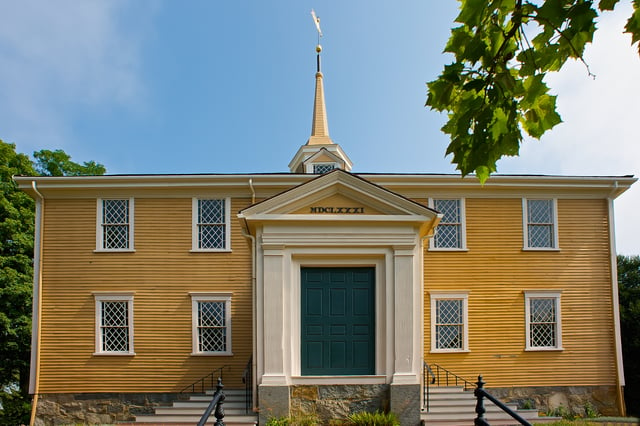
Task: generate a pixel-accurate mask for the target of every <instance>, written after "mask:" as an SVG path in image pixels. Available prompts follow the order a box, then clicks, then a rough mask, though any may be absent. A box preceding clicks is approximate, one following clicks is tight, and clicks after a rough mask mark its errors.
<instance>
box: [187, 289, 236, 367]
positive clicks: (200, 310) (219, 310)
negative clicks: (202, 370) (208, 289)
mask: <svg viewBox="0 0 640 426" xmlns="http://www.w3.org/2000/svg"><path fill="white" fill-rule="evenodd" d="M191 305H192V311H193V312H192V315H193V354H194V355H196V354H197V355H232V353H231V295H228V294H227V295H225V294H222V295H221V294H192V295H191Z"/></svg>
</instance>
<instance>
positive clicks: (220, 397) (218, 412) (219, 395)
mask: <svg viewBox="0 0 640 426" xmlns="http://www.w3.org/2000/svg"><path fill="white" fill-rule="evenodd" d="M223 388H224V385H223V384H222V378H220V377H218V385H217V386H216V391H215V393H214V394H213V399H212V400H211V402H210V403H209V405H208V406H207V409H206V410H205V411H204V414H202V417H201V418H200V421H199V422H198V426H204V425H205V424H206V423H207V420H209V417H210V416H211V413H212V412H213V411H214V410H215V414H214V416H215V418H216V422H215V426H224V422H223V421H222V419H224V409H223V408H222V404H224V400H225V398H226V396H225V395H224V393H223V392H222V389H223Z"/></svg>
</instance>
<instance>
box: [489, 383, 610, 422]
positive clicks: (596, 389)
mask: <svg viewBox="0 0 640 426" xmlns="http://www.w3.org/2000/svg"><path fill="white" fill-rule="evenodd" d="M487 391H488V392H489V393H491V394H492V395H493V396H495V397H496V398H498V399H500V400H501V401H503V402H514V403H517V404H518V406H520V407H521V406H523V405H525V404H533V407H532V408H536V409H538V410H539V411H541V412H546V411H548V410H555V409H558V408H560V407H562V408H561V410H566V411H567V413H573V414H579V415H585V414H586V413H585V411H586V410H587V409H588V408H587V407H588V406H591V407H593V408H595V410H597V412H598V414H601V415H604V416H619V415H621V414H622V413H620V412H619V411H618V406H617V403H616V398H617V393H616V388H615V386H534V387H526V388H516V387H514V388H487Z"/></svg>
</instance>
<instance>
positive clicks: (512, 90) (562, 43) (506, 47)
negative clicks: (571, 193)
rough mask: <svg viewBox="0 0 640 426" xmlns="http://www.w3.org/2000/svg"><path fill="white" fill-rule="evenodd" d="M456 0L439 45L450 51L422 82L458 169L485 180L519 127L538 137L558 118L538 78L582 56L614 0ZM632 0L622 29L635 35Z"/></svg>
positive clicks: (513, 150)
mask: <svg viewBox="0 0 640 426" xmlns="http://www.w3.org/2000/svg"><path fill="white" fill-rule="evenodd" d="M459 2H460V14H459V15H458V17H457V18H456V20H455V21H456V23H458V24H460V25H459V26H457V27H455V28H453V29H452V30H451V36H450V38H449V41H448V42H447V45H446V46H445V48H444V51H445V52H448V53H451V54H453V56H454V58H455V59H454V62H453V63H451V64H450V65H446V66H445V67H444V70H443V71H442V73H441V74H440V76H439V77H438V78H437V79H436V80H434V81H431V82H429V83H427V87H428V96H427V103H426V105H427V106H429V107H431V109H434V110H436V111H440V112H443V111H446V112H447V113H448V121H447V123H446V124H445V125H444V126H443V127H442V131H443V132H445V133H446V134H448V135H450V138H451V142H450V144H449V147H448V148H447V152H446V153H447V155H449V154H452V155H453V163H455V164H456V165H457V169H458V170H460V171H461V172H462V174H463V176H464V175H467V174H469V173H474V172H475V173H476V174H477V176H478V178H479V179H480V181H481V182H484V181H486V179H487V178H488V177H489V175H490V174H491V173H493V172H495V171H496V163H497V161H498V160H499V159H500V158H501V157H503V156H515V155H518V153H519V150H520V144H521V143H522V141H523V133H522V132H523V131H524V132H525V133H526V134H528V135H529V136H532V137H534V138H537V139H539V138H540V137H541V136H542V135H543V134H544V133H545V132H546V131H547V130H550V129H552V128H553V127H554V126H556V125H557V124H559V123H560V122H561V121H562V120H561V118H560V115H558V113H557V112H556V96H555V95H551V94H550V93H549V87H547V85H546V84H545V82H544V78H545V77H546V75H547V73H548V72H552V71H558V70H559V69H560V68H561V67H562V66H563V65H564V63H565V62H566V61H567V60H568V59H570V58H571V59H578V60H581V61H582V60H583V59H582V57H583V53H584V49H585V47H586V45H587V44H589V43H591V41H592V40H593V34H594V32H595V30H596V25H595V21H596V18H597V17H598V14H599V13H601V12H603V11H606V10H612V9H613V7H614V6H615V4H616V3H617V2H618V0H601V1H600V3H599V8H598V9H596V8H595V7H594V4H593V2H592V1H590V0H545V1H541V2H529V1H525V0H459ZM633 5H634V13H633V15H632V17H631V18H630V19H629V21H628V22H627V26H626V27H625V28H626V29H625V31H626V32H629V33H631V34H632V38H633V43H636V42H638V41H639V40H640V0H634V2H633ZM583 62H584V61H583ZM585 65H586V64H585ZM587 71H588V67H587ZM589 74H590V72H589Z"/></svg>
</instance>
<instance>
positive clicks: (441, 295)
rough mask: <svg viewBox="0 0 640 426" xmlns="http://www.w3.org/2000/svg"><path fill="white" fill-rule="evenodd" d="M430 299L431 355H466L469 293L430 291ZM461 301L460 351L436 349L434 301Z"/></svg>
mask: <svg viewBox="0 0 640 426" xmlns="http://www.w3.org/2000/svg"><path fill="white" fill-rule="evenodd" d="M429 296H430V297H431V353H451V352H453V353H466V352H470V350H469V292H468V291H457V292H450V291H430V292H429ZM443 299H462V321H463V326H462V334H463V336H462V349H441V348H437V347H436V301H437V300H443Z"/></svg>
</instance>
